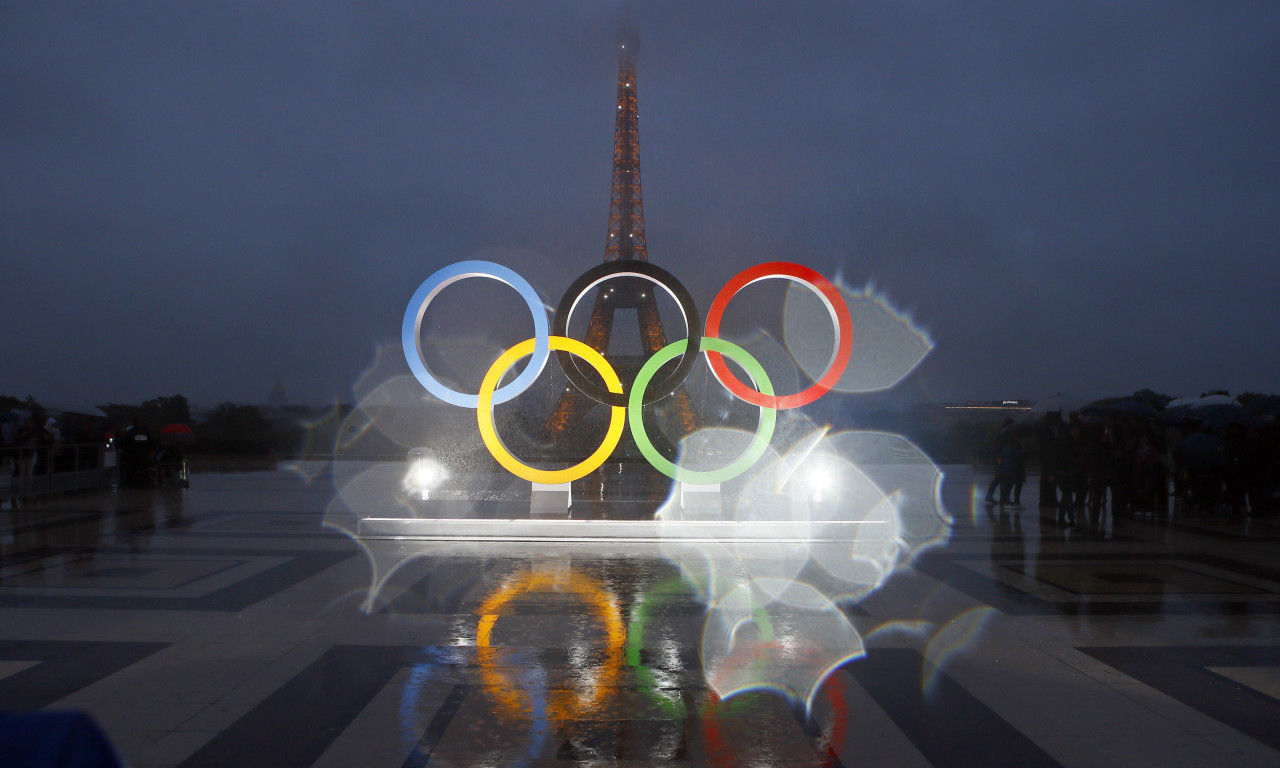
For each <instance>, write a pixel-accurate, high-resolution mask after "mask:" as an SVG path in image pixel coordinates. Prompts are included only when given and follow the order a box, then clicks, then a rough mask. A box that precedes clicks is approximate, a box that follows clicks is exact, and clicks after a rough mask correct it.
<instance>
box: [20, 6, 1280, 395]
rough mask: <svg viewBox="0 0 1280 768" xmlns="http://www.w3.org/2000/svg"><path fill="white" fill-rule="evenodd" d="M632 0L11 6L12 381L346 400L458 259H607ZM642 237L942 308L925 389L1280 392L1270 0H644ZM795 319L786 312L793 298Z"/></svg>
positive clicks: (95, 390)
mask: <svg viewBox="0 0 1280 768" xmlns="http://www.w3.org/2000/svg"><path fill="white" fill-rule="evenodd" d="M619 13H620V4H619V3H617V2H611V1H610V0H595V1H591V2H588V0H545V1H543V0H520V1H518V2H517V1H512V2H488V1H485V0H479V1H474V2H465V3H464V2H443V1H434V0H433V1H431V2H428V1H427V0H417V1H414V2H409V1H406V0H402V1H400V2H378V3H363V2H361V3H357V2H348V3H337V2H323V1H320V0H317V1H316V2H308V3H284V2H253V3H249V2H234V3H232V2H227V3H207V2H174V0H162V1H160V2H141V1H138V2H133V1H131V2H114V3H79V2H75V3H72V2H56V1H54V0H38V1H37V0H15V1H14V2H5V3H3V4H0V178H2V179H3V183H0V265H2V266H0V286H3V290H2V293H3V296H2V298H0V329H2V331H3V332H2V333H0V360H3V364H2V365H0V393H9V394H17V395H27V394H32V395H35V396H36V397H37V398H38V399H41V400H45V401H89V402H107V401H115V402H131V401H132V402H136V401H139V400H143V399H146V398H150V397H154V396H156V395H162V394H172V393H178V392H180V393H184V394H186V395H187V396H188V397H189V398H191V399H192V400H193V401H195V402H198V403H208V404H212V403H214V402H218V401H221V400H228V399H229V400H238V401H260V400H263V399H265V396H266V393H267V390H268V388H269V386H270V384H271V382H272V380H273V379H274V378H275V377H276V376H277V375H278V376H279V377H280V378H281V380H282V381H283V383H284V385H285V387H286V390H287V391H288V393H289V396H290V399H291V401H293V402H304V403H321V402H325V401H331V400H333V399H334V398H339V399H343V400H350V399H351V385H352V383H353V382H354V381H355V380H356V379H357V378H358V377H359V376H360V374H361V372H362V371H363V370H364V369H365V368H366V367H367V366H368V365H369V364H370V363H371V361H372V360H373V359H374V356H375V353H376V350H377V349H378V347H379V345H384V344H395V343H397V337H398V332H399V324H400V319H401V316H402V314H403V312H404V306H405V303H406V302H407V300H408V297H409V296H410V294H411V293H412V292H413V290H414V288H415V287H416V286H417V285H418V283H419V282H421V280H422V279H424V278H425V277H426V276H427V275H428V274H430V273H431V272H432V271H433V270H435V269H436V268H438V267H440V266H443V265H445V264H447V263H450V262H453V261H457V260H460V259H464V258H477V257H480V258H491V259H494V260H497V261H501V262H503V263H506V264H508V265H509V266H512V267H513V268H515V269H517V270H518V271H520V272H522V273H523V274H524V275H526V276H527V277H528V278H529V279H530V280H531V281H532V282H533V283H534V285H535V286H536V287H537V288H538V289H539V290H540V291H541V292H542V293H543V295H544V296H545V297H547V300H548V301H549V302H551V303H553V304H554V303H555V301H556V300H558V298H559V296H560V294H561V292H562V291H563V290H564V289H565V287H566V286H567V285H568V284H569V282H571V281H572V279H573V278H574V277H576V276H577V274H579V273H580V272H581V271H583V270H585V269H586V268H588V267H589V266H592V265H594V264H595V263H597V262H599V261H600V259H601V258H602V256H603V247H604V235H605V224H606V217H607V213H608V184H609V174H610V163H611V143H612V131H613V116H614V115H613V113H614V107H613V104H614V87H615V75H616V63H615V59H614V55H613V37H614V32H615V28H616V25H617V22H618V18H619ZM633 16H634V17H635V22H636V24H637V26H638V27H639V30H640V33H641V35H642V38H643V44H642V52H641V59H640V73H639V93H640V121H641V147H642V157H643V172H644V176H643V178H644V192H645V203H646V221H647V226H648V238H649V247H650V256H651V259H652V260H653V261H654V262H655V263H659V264H662V265H664V266H666V267H667V268H669V269H670V270H672V271H673V272H675V273H676V274H677V275H678V276H680V277H681V278H682V279H683V280H684V281H685V282H686V284H688V285H689V286H690V287H691V288H692V289H693V290H694V292H695V294H696V295H697V296H698V298H699V300H700V302H701V303H702V304H703V306H704V307H705V306H706V304H707V303H709V301H710V298H711V296H712V295H713V294H714V292H715V290H716V289H717V288H718V287H719V285H720V284H722V283H723V282H724V280H725V279H727V278H728V277H730V276H731V275H733V274H734V273H736V272H737V271H738V270H740V269H742V268H744V267H746V266H748V265H750V264H753V263H757V262H760V261H765V260H777V259H787V260H794V261H800V262H803V263H806V264H808V265H810V266H813V267H814V268H816V269H818V270H819V271H822V272H825V273H827V274H830V275H835V274H837V273H838V274H839V275H841V276H842V278H843V279H844V280H845V281H846V282H848V283H850V284H852V285H862V284H864V283H866V282H868V281H872V282H874V283H875V284H876V285H877V286H878V287H879V288H880V289H881V290H883V291H884V292H885V293H887V294H888V296H889V297H890V299H891V300H892V301H893V303H895V304H896V305H898V306H900V307H902V308H904V309H906V310H909V311H910V313H911V314H912V316H913V317H914V318H915V319H916V321H917V322H919V323H920V324H921V325H922V326H923V327H924V328H926V329H928V331H929V332H930V333H931V335H932V336H933V338H934V340H935V342H936V344H937V346H936V349H935V350H934V352H933V354H932V356H931V357H930V358H929V359H928V360H927V361H926V362H925V363H924V364H923V365H922V366H921V367H920V369H918V370H917V371H916V372H915V373H914V374H912V376H911V377H910V378H909V379H908V380H907V381H906V382H904V383H903V384H902V385H901V387H900V389H901V391H902V394H903V396H905V397H907V398H909V399H921V400H937V399H954V398H999V397H1015V396H1016V397H1028V398H1033V399H1034V398H1038V397H1041V396H1044V395H1048V394H1052V393H1054V392H1057V391H1063V392H1069V393H1073V394H1077V395H1081V396H1102V395H1111V394H1124V393H1128V392H1132V391H1134V390H1135V389H1138V388H1140V387H1152V388H1154V389H1157V390H1160V391H1164V392H1167V393H1169V394H1173V395H1188V394H1198V393H1199V392H1200V391H1202V390H1205V389H1209V388H1217V387H1223V388H1227V389H1230V390H1231V391H1232V392H1233V393H1234V392H1237V391H1240V390H1245V389H1251V390H1263V391H1273V390H1280V354H1277V353H1276V346H1277V341H1278V340H1280V311H1278V310H1277V307H1276V303H1275V295H1276V291H1277V287H1278V286H1280V265H1278V262H1280V141H1278V138H1277V137H1280V4H1277V3H1275V2H1274V0H1228V1H1227V2H1222V3H1208V2H1203V1H1202V0H1187V1H1184V2H1176V1H1175V2H1156V1H1154V0H1153V1H1150V2H1148V1H1145V0H1126V1H1125V2H1117V1H1116V0H1074V1H1073V2H1061V3H1040V2H1026V1H1025V0H1007V1H1004V0H965V1H964V2H959V1H955V2H953V1H951V0H865V1H856V0H839V1H838V2H798V3H797V2H776V3H775V2H744V1H743V0H734V1H732V2H730V1H728V0H725V1H721V0H697V1H696V2H693V1H691V0H665V1H663V2H652V1H650V2H645V1H643V0H641V1H640V2H637V3H636V5H635V8H634V13H633ZM780 311H781V310H780V308H779V312H780Z"/></svg>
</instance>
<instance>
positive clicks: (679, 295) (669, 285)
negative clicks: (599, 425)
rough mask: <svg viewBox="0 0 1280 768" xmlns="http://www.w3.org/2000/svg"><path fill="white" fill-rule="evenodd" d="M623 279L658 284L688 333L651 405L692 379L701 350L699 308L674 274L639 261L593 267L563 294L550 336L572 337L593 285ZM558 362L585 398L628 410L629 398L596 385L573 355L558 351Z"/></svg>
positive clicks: (649, 393)
mask: <svg viewBox="0 0 1280 768" xmlns="http://www.w3.org/2000/svg"><path fill="white" fill-rule="evenodd" d="M624 276H625V277H642V278H644V279H646V280H649V281H650V282H653V283H656V284H657V285H659V286H661V287H662V288H663V289H664V290H666V292H667V293H669V294H671V298H673V299H675V300H676V303H677V304H679V305H680V313H681V314H683V315H684V327H685V329H686V330H687V332H688V334H689V346H688V349H686V350H685V353H684V355H683V356H682V357H681V358H680V362H679V363H678V364H677V365H676V367H675V368H674V369H672V371H671V372H670V373H669V374H668V375H667V376H665V377H663V378H662V379H660V380H657V381H655V382H654V384H653V386H652V387H650V388H648V389H647V390H646V392H645V395H644V404H645V405H649V404H650V403H655V402H657V401H659V400H661V399H662V398H664V397H666V396H668V395H670V394H671V393H673V392H675V391H676V389H677V388H678V387H679V386H680V385H681V384H683V383H684V381H685V379H687V378H689V373H690V372H691V371H692V370H693V366H694V364H695V363H697V361H698V353H699V351H701V349H702V318H701V316H700V315H699V314H698V306H697V305H696V304H695V303H694V301H693V294H691V293H689V289H687V288H685V287H684V284H683V283H681V282H680V281H679V280H677V279H676V278H675V275H672V274H671V273H670V272H668V271H667V270H665V269H663V268H662V267H659V266H655V265H653V264H650V263H649V262H647V261H639V260H636V259H620V260H618V261H606V262H605V263H603V264H601V265H600V266H598V267H593V268H592V269H589V270H587V271H586V272H585V273H583V275H582V276H581V277H579V278H578V279H577V280H574V281H573V284H572V285H570V286H569V288H568V290H566V291H565V292H564V297H563V298H561V299H560V305H559V306H558V307H556V314H555V318H554V319H553V321H552V331H551V334H552V335H553V336H566V337H567V336H568V335H569V316H570V315H572V314H573V310H574V308H575V307H577V306H578V302H579V301H581V300H582V297H583V295H585V294H586V292H587V291H589V290H591V288H592V287H593V286H595V285H597V284H599V283H602V282H604V281H605V280H608V279H609V278H611V277H624ZM556 360H557V361H559V363H560V368H561V369H563V370H564V374H565V376H568V377H569V381H571V382H573V385H574V386H575V387H577V388H578V389H579V391H581V392H582V393H583V394H584V395H586V396H587V397H589V398H591V399H592V400H595V401H596V402H597V403H602V404H604V405H611V406H621V407H624V408H625V407H626V405H627V395H625V394H623V393H621V392H610V391H608V390H607V389H605V388H604V387H602V386H601V385H599V384H597V383H596V382H595V381H593V380H592V379H591V378H590V377H588V376H587V375H586V374H585V373H583V372H582V370H581V369H579V368H578V362H577V360H575V359H574V358H573V355H572V354H570V353H568V352H564V351H560V350H557V351H556Z"/></svg>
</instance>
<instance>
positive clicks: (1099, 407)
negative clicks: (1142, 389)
mask: <svg viewBox="0 0 1280 768" xmlns="http://www.w3.org/2000/svg"><path fill="white" fill-rule="evenodd" d="M1080 415H1081V416H1119V417H1126V416H1128V417H1132V418H1135V419H1154V418H1156V417H1157V416H1159V415H1160V412H1159V411H1157V410H1156V409H1155V406H1153V405H1151V404H1150V403H1144V402H1142V401H1141V400H1116V401H1114V402H1110V403H1094V404H1093V405H1090V406H1088V407H1086V408H1085V409H1084V410H1082V411H1080Z"/></svg>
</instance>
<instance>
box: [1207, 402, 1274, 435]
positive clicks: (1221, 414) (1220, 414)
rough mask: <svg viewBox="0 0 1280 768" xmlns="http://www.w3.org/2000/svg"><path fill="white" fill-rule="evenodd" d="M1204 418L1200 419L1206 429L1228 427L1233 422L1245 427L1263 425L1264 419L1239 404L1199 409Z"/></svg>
mask: <svg viewBox="0 0 1280 768" xmlns="http://www.w3.org/2000/svg"><path fill="white" fill-rule="evenodd" d="M1199 413H1200V414H1203V416H1204V418H1203V419H1202V420H1201V421H1200V423H1201V425H1203V426H1204V428H1205V429H1226V428H1227V427H1229V426H1231V425H1233V424H1239V425H1241V426H1244V427H1261V426H1262V419H1260V418H1258V417H1257V416H1254V415H1253V414H1252V413H1249V412H1248V411H1246V410H1245V409H1244V408H1241V407H1240V406H1238V405H1234V404H1232V405H1211V406H1208V407H1207V408H1201V409H1199Z"/></svg>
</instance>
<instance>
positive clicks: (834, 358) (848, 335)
mask: <svg viewBox="0 0 1280 768" xmlns="http://www.w3.org/2000/svg"><path fill="white" fill-rule="evenodd" d="M770 277H783V278H787V279H789V280H794V281H795V282H797V283H800V284H801V285H803V286H805V287H807V288H809V289H810V290H811V291H813V292H814V293H816V294H818V298H819V299H821V300H822V303H823V304H825V305H826V307H827V312H829V313H830V314H831V320H832V323H833V324H834V325H835V327H836V328H835V330H836V348H835V351H834V352H833V353H832V355H831V360H830V361H829V362H828V363H827V370H826V373H824V374H823V375H822V378H820V379H818V380H817V381H816V382H815V383H814V384H813V386H811V387H809V388H808V389H805V390H802V391H800V392H797V393H795V394H793V395H766V394H763V393H761V392H758V391H756V390H754V389H752V388H751V387H748V386H747V385H746V384H743V383H742V382H741V381H739V380H738V378H737V377H736V376H734V375H733V372H732V371H730V370H729V366H728V365H726V364H725V361H724V356H723V355H721V354H720V353H719V352H712V351H710V350H705V351H706V355H707V362H708V363H710V364H711V372H712V373H713V374H715V377H716V379H718V380H719V381H720V383H721V384H723V385H724V386H725V388H726V389H728V390H729V391H730V392H732V393H733V394H734V395H736V396H737V397H738V398H740V399H742V400H745V401H747V402H748V403H751V404H752V405H758V406H761V407H763V408H780V409H782V408H799V407H800V406H802V405H808V404H809V403H812V402H813V401H814V400H817V399H818V398H820V397H822V396H823V395H825V394H827V393H828V392H830V391H831V388H832V387H834V386H835V384H836V382H837V381H839V380H840V377H841V376H842V375H843V374H844V369H845V367H846V366H848V365H849V356H850V354H851V353H852V352H853V318H852V317H850V315H849V307H848V306H847V305H846V304H845V303H844V299H843V298H842V297H841V296H840V291H839V289H837V288H836V287H835V286H834V285H832V284H831V281H829V280H827V278H825V277H823V276H822V275H820V274H818V273H817V272H815V271H813V270H812V269H809V268H808V267H806V266H804V265H802V264H793V263H791V262H789V261H772V262H769V263H767V264H757V265H756V266H754V267H750V268H748V269H744V270H743V271H742V272H739V273H738V274H737V275H736V276H735V277H734V278H733V279H732V280H730V281H729V282H728V283H725V286H724V287H723V288H721V289H720V293H718V294H716V298H715V301H713V302H711V309H710V310H709V311H708V312H707V325H706V331H705V333H704V334H703V335H704V336H707V337H709V338H719V336H720V319H721V317H723V316H724V310H725V307H727V306H728V305H729V300H730V299H732V298H733V297H734V296H735V295H737V293H738V291H741V290H742V289H743V288H745V287H747V286H748V285H750V284H751V283H754V282H756V281H757V280H765V279H768V278H770Z"/></svg>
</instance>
